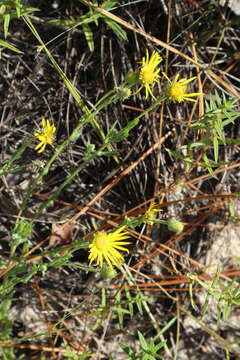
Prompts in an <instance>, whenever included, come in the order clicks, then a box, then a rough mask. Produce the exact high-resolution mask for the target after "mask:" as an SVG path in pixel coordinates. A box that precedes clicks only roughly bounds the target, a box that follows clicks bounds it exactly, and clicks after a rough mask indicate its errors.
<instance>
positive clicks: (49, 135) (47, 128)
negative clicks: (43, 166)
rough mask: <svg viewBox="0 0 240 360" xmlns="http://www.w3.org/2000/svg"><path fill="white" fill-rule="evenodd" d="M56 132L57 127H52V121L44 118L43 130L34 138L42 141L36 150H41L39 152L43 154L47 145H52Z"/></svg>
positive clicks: (36, 133)
mask: <svg viewBox="0 0 240 360" xmlns="http://www.w3.org/2000/svg"><path fill="white" fill-rule="evenodd" d="M55 131H56V127H55V126H54V125H53V124H52V125H51V123H50V120H46V119H45V118H44V117H43V118H42V130H41V131H39V132H35V133H34V136H36V137H37V138H38V140H39V141H40V143H39V144H38V145H37V146H36V147H35V150H38V149H39V150H38V152H39V153H41V152H43V150H44V149H45V147H46V145H47V144H49V145H52V143H53V141H54V133H55Z"/></svg>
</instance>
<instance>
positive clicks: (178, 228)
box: [167, 219, 184, 233]
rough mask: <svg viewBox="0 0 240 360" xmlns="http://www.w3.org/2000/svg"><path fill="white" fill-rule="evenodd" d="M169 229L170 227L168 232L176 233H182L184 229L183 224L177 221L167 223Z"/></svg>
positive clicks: (170, 220)
mask: <svg viewBox="0 0 240 360" xmlns="http://www.w3.org/2000/svg"><path fill="white" fill-rule="evenodd" d="M167 227H168V230H170V231H173V232H176V233H180V232H182V231H183V229H184V225H183V223H182V222H181V221H179V220H177V219H169V220H168V221H167Z"/></svg>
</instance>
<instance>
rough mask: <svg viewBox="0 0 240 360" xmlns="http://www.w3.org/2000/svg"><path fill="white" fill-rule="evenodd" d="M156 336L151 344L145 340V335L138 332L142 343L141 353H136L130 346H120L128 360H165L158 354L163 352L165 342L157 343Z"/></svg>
mask: <svg viewBox="0 0 240 360" xmlns="http://www.w3.org/2000/svg"><path fill="white" fill-rule="evenodd" d="M157 337H158V335H156V336H155V337H154V338H153V339H151V340H150V341H149V342H147V340H146V339H145V338H144V336H143V334H142V333H141V332H140V331H138V340H139V343H140V348H141V350H140V352H138V353H136V352H135V350H133V348H131V347H130V346H128V345H124V344H119V345H120V347H121V348H122V350H123V351H124V352H125V353H126V354H127V355H128V360H157V359H159V360H163V357H162V356H161V355H159V354H158V352H159V350H161V349H162V348H163V347H164V345H165V343H164V342H162V341H161V342H159V343H157V344H156V343H155V342H156V338H157Z"/></svg>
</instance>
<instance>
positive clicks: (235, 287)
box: [188, 269, 240, 321]
mask: <svg viewBox="0 0 240 360" xmlns="http://www.w3.org/2000/svg"><path fill="white" fill-rule="evenodd" d="M188 277H189V278H190V279H191V280H192V281H193V283H197V284H199V285H200V286H202V287H203V288H204V289H205V290H207V294H206V297H205V300H204V304H203V306H202V308H201V314H202V315H204V314H205V313H206V311H207V309H208V306H209V303H210V300H211V298H212V297H213V298H215V300H216V302H217V308H216V311H217V316H218V319H222V320H223V321H227V320H228V318H229V315H230V314H231V312H232V311H233V307H234V306H238V307H239V306H240V284H236V282H235V281H234V280H232V281H231V282H230V284H227V285H224V284H222V282H220V279H219V277H220V270H219V269H218V270H217V273H216V276H215V277H214V278H213V279H212V280H211V281H210V282H205V281H203V280H201V279H199V277H197V276H195V275H192V274H190V275H188ZM191 299H192V305H193V307H194V308H195V309H196V306H195V304H194V303H193V297H192V293H191Z"/></svg>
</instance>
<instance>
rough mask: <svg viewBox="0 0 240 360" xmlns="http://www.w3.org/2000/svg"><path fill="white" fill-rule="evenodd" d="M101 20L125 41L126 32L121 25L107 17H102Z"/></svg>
mask: <svg viewBox="0 0 240 360" xmlns="http://www.w3.org/2000/svg"><path fill="white" fill-rule="evenodd" d="M103 20H104V21H105V23H106V24H107V25H108V26H109V27H110V28H111V29H112V30H113V31H114V33H115V34H116V35H117V36H118V37H119V38H120V39H123V40H125V41H127V40H128V38H127V34H126V32H125V31H124V30H123V29H122V27H121V26H120V25H119V24H118V23H116V21H114V20H112V19H109V18H107V17H104V18H103Z"/></svg>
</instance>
